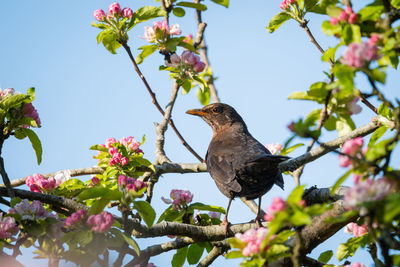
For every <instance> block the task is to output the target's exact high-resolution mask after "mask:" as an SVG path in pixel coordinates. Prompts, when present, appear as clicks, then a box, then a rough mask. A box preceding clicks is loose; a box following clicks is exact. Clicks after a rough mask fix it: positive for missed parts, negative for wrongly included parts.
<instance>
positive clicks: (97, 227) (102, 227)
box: [87, 211, 114, 233]
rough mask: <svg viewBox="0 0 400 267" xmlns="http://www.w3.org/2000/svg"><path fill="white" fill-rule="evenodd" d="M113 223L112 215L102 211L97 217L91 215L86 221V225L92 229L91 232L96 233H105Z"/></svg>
mask: <svg viewBox="0 0 400 267" xmlns="http://www.w3.org/2000/svg"><path fill="white" fill-rule="evenodd" d="M113 222H114V218H113V216H112V214H111V213H109V212H107V211H103V212H102V213H100V214H97V215H91V216H90V217H89V219H88V220H87V224H88V225H89V226H90V227H92V231H94V232H98V233H107V232H108V231H109V230H110V228H111V226H112V224H113Z"/></svg>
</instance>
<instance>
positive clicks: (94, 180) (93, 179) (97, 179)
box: [91, 176, 100, 185]
mask: <svg viewBox="0 0 400 267" xmlns="http://www.w3.org/2000/svg"><path fill="white" fill-rule="evenodd" d="M91 183H92V185H96V184H100V179H99V178H97V177H96V176H93V177H92V179H91Z"/></svg>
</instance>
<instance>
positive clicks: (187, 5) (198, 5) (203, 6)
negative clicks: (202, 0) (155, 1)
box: [175, 1, 207, 11]
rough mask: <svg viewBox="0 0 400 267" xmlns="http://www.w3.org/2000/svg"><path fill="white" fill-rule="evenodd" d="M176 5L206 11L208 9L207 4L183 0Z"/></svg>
mask: <svg viewBox="0 0 400 267" xmlns="http://www.w3.org/2000/svg"><path fill="white" fill-rule="evenodd" d="M175 5H177V6H184V7H190V8H195V9H197V10H200V11H206V10H207V6H206V5H203V4H196V3H192V2H184V1H182V2H178V3H176V4H175Z"/></svg>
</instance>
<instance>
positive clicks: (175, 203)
mask: <svg viewBox="0 0 400 267" xmlns="http://www.w3.org/2000/svg"><path fill="white" fill-rule="evenodd" d="M170 197H171V198H172V200H171V199H167V198H164V197H161V199H162V201H164V203H166V204H171V203H172V208H173V209H174V210H179V209H180V208H183V207H184V206H186V205H187V204H188V203H190V202H192V200H193V194H192V193H191V192H190V191H189V190H179V189H172V190H171V194H170Z"/></svg>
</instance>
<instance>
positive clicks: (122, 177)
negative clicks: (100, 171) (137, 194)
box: [118, 174, 128, 187]
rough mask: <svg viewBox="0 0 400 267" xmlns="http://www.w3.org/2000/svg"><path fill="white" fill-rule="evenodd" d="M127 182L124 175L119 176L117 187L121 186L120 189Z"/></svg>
mask: <svg viewBox="0 0 400 267" xmlns="http://www.w3.org/2000/svg"><path fill="white" fill-rule="evenodd" d="M127 182H128V179H127V177H126V176H125V175H122V174H121V175H120V176H118V185H119V186H121V187H122V186H125V185H126V183H127Z"/></svg>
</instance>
